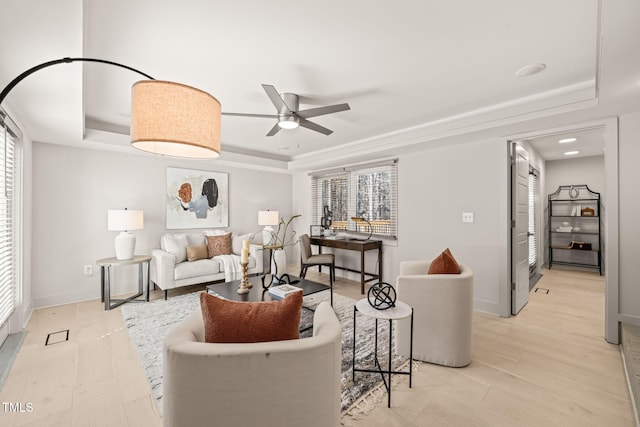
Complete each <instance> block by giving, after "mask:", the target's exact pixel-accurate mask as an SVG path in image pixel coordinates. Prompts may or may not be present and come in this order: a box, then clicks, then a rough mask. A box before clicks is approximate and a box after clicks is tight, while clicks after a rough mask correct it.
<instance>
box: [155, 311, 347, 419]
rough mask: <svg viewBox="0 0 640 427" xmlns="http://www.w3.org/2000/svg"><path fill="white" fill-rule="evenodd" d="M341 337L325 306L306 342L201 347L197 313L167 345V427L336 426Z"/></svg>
mask: <svg viewBox="0 0 640 427" xmlns="http://www.w3.org/2000/svg"><path fill="white" fill-rule="evenodd" d="M341 340H342V330H341V326H340V322H339V321H338V318H337V317H336V314H335V313H334V311H333V309H332V308H331V306H330V305H329V304H328V303H327V302H326V301H325V302H322V303H320V305H319V306H318V308H317V309H316V311H315V313H314V317H313V336H312V337H309V338H301V339H293V340H285V341H271V342H259V343H251V344H250V343H241V344H215V343H206V342H204V324H203V320H202V314H201V311H200V309H197V310H196V311H195V312H194V313H192V314H191V315H190V316H188V317H187V318H186V319H185V320H183V321H182V322H181V323H180V324H178V325H177V326H176V327H175V328H174V329H173V330H172V331H170V332H169V333H168V334H167V336H166V337H165V340H164V346H163V362H162V363H163V375H164V378H163V384H162V386H163V396H162V408H163V417H162V418H163V423H164V426H171V427H173V426H175V427H182V426H190V427H197V426H213V425H216V426H218V425H219V426H278V427H280V426H310V427H313V426H316V427H325V426H338V425H339V424H340V371H341V352H342V342H341Z"/></svg>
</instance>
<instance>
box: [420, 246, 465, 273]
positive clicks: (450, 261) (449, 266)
mask: <svg viewBox="0 0 640 427" xmlns="http://www.w3.org/2000/svg"><path fill="white" fill-rule="evenodd" d="M427 274H460V266H459V265H458V262H457V261H456V259H455V258H454V257H453V255H452V254H451V251H450V250H449V248H447V249H445V250H444V251H443V252H442V253H441V254H440V255H438V256H437V257H436V258H435V259H434V260H433V261H431V265H430V266H429V271H428V272H427Z"/></svg>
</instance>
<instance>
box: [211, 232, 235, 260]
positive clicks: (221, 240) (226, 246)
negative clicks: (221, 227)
mask: <svg viewBox="0 0 640 427" xmlns="http://www.w3.org/2000/svg"><path fill="white" fill-rule="evenodd" d="M207 246H208V248H209V258H211V257H214V256H216V255H231V254H232V253H233V252H232V250H231V249H232V248H231V233H227V234H225V235H222V236H207Z"/></svg>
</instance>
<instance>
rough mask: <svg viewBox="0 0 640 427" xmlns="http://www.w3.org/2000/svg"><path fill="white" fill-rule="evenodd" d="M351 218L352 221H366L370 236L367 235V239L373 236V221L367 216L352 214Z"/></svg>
mask: <svg viewBox="0 0 640 427" xmlns="http://www.w3.org/2000/svg"><path fill="white" fill-rule="evenodd" d="M351 220H352V221H365V222H366V223H367V225H369V236H367V239H366V240H369V239H371V236H372V235H373V227H372V226H371V221H369V220H368V219H367V218H365V217H362V216H352V217H351ZM356 227H357V226H356ZM356 230H357V228H356Z"/></svg>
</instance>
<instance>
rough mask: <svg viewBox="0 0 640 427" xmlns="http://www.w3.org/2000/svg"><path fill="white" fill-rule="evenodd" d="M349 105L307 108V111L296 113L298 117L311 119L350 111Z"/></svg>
mask: <svg viewBox="0 0 640 427" xmlns="http://www.w3.org/2000/svg"><path fill="white" fill-rule="evenodd" d="M350 109H351V107H349V104H336V105H328V106H326V107H318V108H309V109H308V110H302V111H298V112H296V115H297V116H298V117H302V118H304V119H309V118H311V117H317V116H322V115H324V114H331V113H337V112H338V111H345V110H350Z"/></svg>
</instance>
